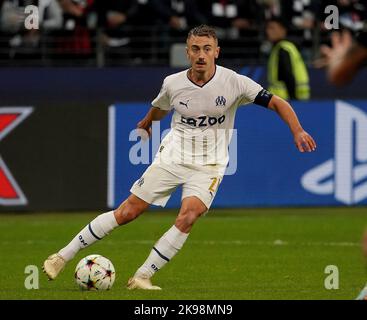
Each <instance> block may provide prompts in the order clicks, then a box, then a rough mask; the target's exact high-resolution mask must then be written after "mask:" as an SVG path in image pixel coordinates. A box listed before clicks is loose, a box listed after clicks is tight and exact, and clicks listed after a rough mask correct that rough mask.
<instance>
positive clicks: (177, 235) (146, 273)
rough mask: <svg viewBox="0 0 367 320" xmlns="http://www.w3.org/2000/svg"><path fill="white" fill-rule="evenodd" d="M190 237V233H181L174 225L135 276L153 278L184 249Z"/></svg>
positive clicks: (156, 245) (158, 242)
mask: <svg viewBox="0 0 367 320" xmlns="http://www.w3.org/2000/svg"><path fill="white" fill-rule="evenodd" d="M188 236H189V234H188V233H183V232H181V231H180V230H178V229H177V228H176V226H175V225H173V226H172V227H171V228H170V229H169V230H168V231H167V232H166V233H165V234H164V235H163V236H162V237H161V238H160V239H159V240H158V241H157V243H156V244H155V245H154V247H153V249H152V251H151V252H150V254H149V256H148V258H147V260H146V261H145V262H144V263H143V265H142V266H141V267H140V268H139V269H138V270H137V271H136V273H135V276H136V277H140V278H151V277H152V276H153V275H154V273H156V272H157V271H158V270H160V269H161V268H162V267H163V266H164V265H165V264H166V263H167V262H168V261H170V260H171V259H172V258H173V257H174V255H175V254H176V253H177V252H178V250H180V249H181V248H182V246H183V244H184V243H185V241H186V239H187V237H188Z"/></svg>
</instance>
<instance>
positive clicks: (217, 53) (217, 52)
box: [215, 47, 220, 59]
mask: <svg viewBox="0 0 367 320" xmlns="http://www.w3.org/2000/svg"><path fill="white" fill-rule="evenodd" d="M219 52H220V47H217V48H216V49H215V59H218V57H219Z"/></svg>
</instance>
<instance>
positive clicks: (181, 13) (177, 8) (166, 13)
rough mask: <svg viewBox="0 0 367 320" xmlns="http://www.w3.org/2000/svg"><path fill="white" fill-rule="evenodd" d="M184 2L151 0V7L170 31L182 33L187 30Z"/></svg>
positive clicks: (179, 0) (180, 0) (177, 0)
mask: <svg viewBox="0 0 367 320" xmlns="http://www.w3.org/2000/svg"><path fill="white" fill-rule="evenodd" d="M185 2H186V1H185V0H152V6H153V8H154V10H155V12H156V14H157V15H158V18H159V20H160V21H161V22H162V23H163V24H166V25H168V26H169V27H170V28H171V30H176V31H183V30H186V29H187V19H186V16H187V15H188V14H187V12H186V6H185Z"/></svg>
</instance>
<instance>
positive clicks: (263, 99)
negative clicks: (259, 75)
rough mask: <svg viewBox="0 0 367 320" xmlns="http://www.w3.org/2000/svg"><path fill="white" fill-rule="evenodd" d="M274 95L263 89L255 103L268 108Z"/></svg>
mask: <svg viewBox="0 0 367 320" xmlns="http://www.w3.org/2000/svg"><path fill="white" fill-rule="evenodd" d="M272 96H273V94H271V93H270V92H269V91H267V90H265V89H262V90H261V91H260V92H259V93H258V94H257V96H256V98H255V100H254V103H255V104H257V105H259V106H262V107H265V108H267V107H268V105H269V102H270V99H271V97H272Z"/></svg>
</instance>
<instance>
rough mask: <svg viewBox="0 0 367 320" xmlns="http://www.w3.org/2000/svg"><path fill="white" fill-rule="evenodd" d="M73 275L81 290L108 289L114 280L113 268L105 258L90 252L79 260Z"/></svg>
mask: <svg viewBox="0 0 367 320" xmlns="http://www.w3.org/2000/svg"><path fill="white" fill-rule="evenodd" d="M74 276H75V280H76V283H77V284H78V286H79V287H80V288H81V289H82V290H109V289H111V287H112V285H113V283H114V281H115V268H114V266H113V264H112V262H111V261H110V260H108V259H107V258H105V257H103V256H101V255H99V254H91V255H89V256H87V257H85V258H83V259H82V260H80V261H79V263H78V265H77V266H76V268H75V275H74Z"/></svg>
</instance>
